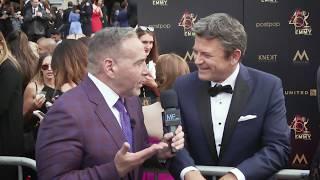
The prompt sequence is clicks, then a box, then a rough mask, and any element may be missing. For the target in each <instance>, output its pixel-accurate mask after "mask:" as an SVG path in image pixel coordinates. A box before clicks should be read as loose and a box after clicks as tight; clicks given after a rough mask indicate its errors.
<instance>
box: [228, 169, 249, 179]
mask: <svg viewBox="0 0 320 180" xmlns="http://www.w3.org/2000/svg"><path fill="white" fill-rule="evenodd" d="M230 172H231V173H232V174H234V175H235V176H236V177H237V179H238V180H246V178H245V177H244V175H243V173H242V172H241V171H240V170H239V169H237V168H234V169H231V170H230Z"/></svg>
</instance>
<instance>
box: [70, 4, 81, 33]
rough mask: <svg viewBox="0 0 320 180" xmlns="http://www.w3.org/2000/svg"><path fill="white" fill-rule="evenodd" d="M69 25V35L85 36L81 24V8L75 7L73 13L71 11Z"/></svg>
mask: <svg viewBox="0 0 320 180" xmlns="http://www.w3.org/2000/svg"><path fill="white" fill-rule="evenodd" d="M69 23H70V29H69V35H70V34H83V33H82V28H81V23H80V6H79V5H74V6H73V11H71V12H70V14H69Z"/></svg>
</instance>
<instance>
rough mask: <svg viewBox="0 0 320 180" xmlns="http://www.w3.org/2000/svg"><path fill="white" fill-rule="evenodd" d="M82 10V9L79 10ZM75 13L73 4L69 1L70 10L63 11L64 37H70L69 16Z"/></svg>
mask: <svg viewBox="0 0 320 180" xmlns="http://www.w3.org/2000/svg"><path fill="white" fill-rule="evenodd" d="M79 9H80V8H79ZM71 11H73V2H72V1H68V8H67V9H65V10H64V11H63V15H62V21H63V24H64V26H63V37H64V38H65V37H67V36H68V35H69V29H70V22H69V14H70V12H71Z"/></svg>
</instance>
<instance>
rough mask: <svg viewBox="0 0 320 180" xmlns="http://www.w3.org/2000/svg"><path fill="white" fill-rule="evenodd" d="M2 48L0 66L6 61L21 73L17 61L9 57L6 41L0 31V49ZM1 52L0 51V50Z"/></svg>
mask: <svg viewBox="0 0 320 180" xmlns="http://www.w3.org/2000/svg"><path fill="white" fill-rule="evenodd" d="M1 46H2V51H0V65H1V64H2V63H3V62H4V61H6V60H9V61H11V62H12V64H13V65H14V66H15V68H16V69H17V70H18V71H19V72H21V67H20V64H19V63H18V61H17V60H16V59H15V58H14V57H13V56H12V55H11V53H10V51H9V49H8V46H7V43H6V40H5V39H4V36H3V34H2V32H1V31H0V47H1ZM0 50H1V49H0Z"/></svg>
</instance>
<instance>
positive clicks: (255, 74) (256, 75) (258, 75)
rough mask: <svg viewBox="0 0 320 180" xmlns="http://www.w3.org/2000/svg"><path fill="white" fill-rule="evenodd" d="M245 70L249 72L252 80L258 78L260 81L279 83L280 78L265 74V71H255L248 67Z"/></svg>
mask: <svg viewBox="0 0 320 180" xmlns="http://www.w3.org/2000/svg"><path fill="white" fill-rule="evenodd" d="M245 68H246V69H247V70H248V73H249V74H250V76H251V78H258V79H260V80H262V79H263V80H266V81H279V80H280V78H279V77H277V76H276V75H274V74H271V73H268V72H265V71H261V70H258V69H254V68H251V67H246V66H245Z"/></svg>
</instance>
